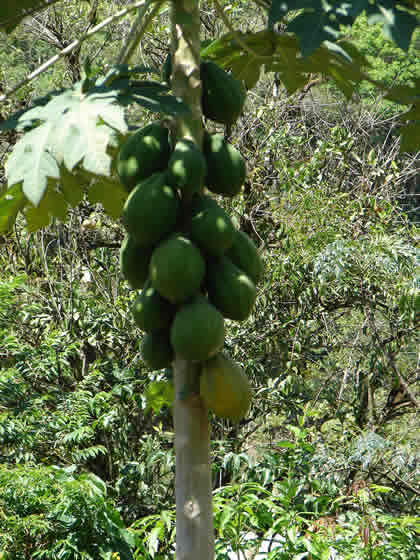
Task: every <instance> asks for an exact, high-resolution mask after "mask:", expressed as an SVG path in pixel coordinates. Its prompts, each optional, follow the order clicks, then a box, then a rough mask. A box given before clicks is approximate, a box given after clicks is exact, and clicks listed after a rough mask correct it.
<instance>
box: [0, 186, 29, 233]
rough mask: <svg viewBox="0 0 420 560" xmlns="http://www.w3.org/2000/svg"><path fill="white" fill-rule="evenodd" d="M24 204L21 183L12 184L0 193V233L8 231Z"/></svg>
mask: <svg viewBox="0 0 420 560" xmlns="http://www.w3.org/2000/svg"><path fill="white" fill-rule="evenodd" d="M25 204H26V199H25V195H24V194H23V192H22V185H21V184H16V185H13V186H12V187H11V188H10V189H7V190H6V191H4V192H2V193H1V194H0V234H2V233H6V232H7V231H9V230H10V229H11V228H12V227H13V224H14V223H15V220H16V216H17V214H18V212H19V211H20V210H22V209H23V208H24V206H25Z"/></svg>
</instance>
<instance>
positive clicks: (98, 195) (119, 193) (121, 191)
mask: <svg viewBox="0 0 420 560" xmlns="http://www.w3.org/2000/svg"><path fill="white" fill-rule="evenodd" d="M127 196H128V193H127V191H126V189H125V188H124V187H123V186H122V185H121V183H120V182H119V181H112V180H110V179H108V178H105V177H103V178H101V179H100V180H98V181H97V182H96V183H94V184H93V185H92V186H91V187H89V190H88V198H89V202H90V203H91V204H97V203H98V202H100V203H101V204H102V206H103V207H104V210H105V212H106V213H107V214H108V215H109V216H110V217H111V218H114V219H118V218H119V217H120V216H121V213H122V210H123V206H124V202H125V199H126V198H127Z"/></svg>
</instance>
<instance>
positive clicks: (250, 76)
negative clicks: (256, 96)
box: [231, 56, 262, 89]
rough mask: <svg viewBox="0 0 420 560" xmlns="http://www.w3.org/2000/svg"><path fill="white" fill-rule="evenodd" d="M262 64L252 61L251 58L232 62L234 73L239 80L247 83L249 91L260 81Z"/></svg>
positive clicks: (242, 58) (240, 58)
mask: <svg viewBox="0 0 420 560" xmlns="http://www.w3.org/2000/svg"><path fill="white" fill-rule="evenodd" d="M261 67H262V62H260V63H258V60H255V59H254V61H252V59H250V57H246V56H241V57H239V58H237V59H235V60H233V61H232V64H231V69H232V73H233V74H234V76H235V77H236V78H238V80H241V81H243V82H244V83H245V86H246V88H247V89H252V88H253V87H254V86H255V85H256V83H257V82H258V80H259V77H260V73H261Z"/></svg>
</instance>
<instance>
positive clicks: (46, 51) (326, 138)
mask: <svg viewBox="0 0 420 560" xmlns="http://www.w3.org/2000/svg"><path fill="white" fill-rule="evenodd" d="M65 4H66V3H65V2H64V3H63V8H62V9H61V8H60V7H59V6H60V3H59V4H57V7H55V8H51V9H50V10H48V11H47V12H45V13H43V14H42V18H43V19H42V21H43V22H44V23H46V22H47V23H48V25H45V26H44V27H43V26H38V27H37V29H33V30H32V33H34V34H35V36H39V37H38V39H39V42H37V41H28V38H27V36H25V32H24V29H25V26H36V25H37V24H36V21H35V20H34V22H33V23H28V22H25V23H24V24H23V27H18V28H17V29H16V31H15V32H14V34H13V35H12V39H13V40H12V42H11V41H10V40H9V39H8V40H7V41H4V43H2V44H0V57H2V58H1V60H2V69H3V70H2V72H3V74H4V75H7V76H8V79H11V80H13V79H14V78H15V77H16V78H17V77H18V76H20V75H21V74H22V73H23V74H24V73H26V72H27V70H31V69H33V66H31V67H28V66H27V65H28V64H33V65H35V64H36V63H37V61H38V60H44V58H46V57H48V56H50V55H51V54H53V52H54V48H56V47H53V45H52V43H51V42H48V41H45V38H44V40H43V39H42V34H41V32H42V30H44V31H45V29H50V31H51V26H52V27H53V29H55V30H57V29H58V30H59V29H61V32H62V33H63V37H69V36H70V33H74V34H76V33H77V31H76V30H77V25H82V24H83V22H85V19H86V17H87V14H91V16H90V17H93V16H92V11H91V10H92V9H93V6H94V5H95V2H91V5H90V6H84V7H83V10H84V11H82V8H80V10H81V11H80V13H79V14H78V13H77V10H76V9H72V10H68V9H65ZM83 4H84V3H81V6H82V5H83ZM96 4H97V9H98V10H99V13H101V11H102V15H105V13H106V12H107V10H108V9H109V8H108V3H106V2H98V3H96ZM110 4H114V3H110ZM119 4H123V3H122V2H121V3H120V2H115V5H119ZM230 9H231V10H232V12H233V13H234V14H236V15H237V16H238V17H239V16H241V17H245V16H246V14H247V12H246V9H245V8H244V6H243V5H241V4H239V5H232V6H231V8H230ZM95 17H97V16H96V15H95ZM101 17H102V16H101ZM165 17H166V16H165V13H163V14H162V16H161V20H160V23H159V25H162V28H159V27H157V28H156V30H154V32H153V33H150V34H149V36H148V37H147V40H148V41H149V42H148V43H147V44H148V45H149V44H150V49H149V51H148V53H149V54H148V55H147V56H146V54H145V53H143V52H142V54H141V58H139V60H136V62H139V63H144V64H145V65H146V66H149V65H150V66H156V67H157V66H159V65H161V64H162V63H163V60H164V58H165V56H166V43H165V44H163V43H162V41H163V38H164V37H165V35H164V34H163V32H162V31H163V30H164V25H165ZM240 21H243V20H240ZM249 21H250V22H251V23H250V25H251V24H253V20H252V18H250V19H249ZM60 22H61V23H60ZM60 25H61V27H60ZM124 25H126V24H124ZM124 25H123V23H121V28H120V27H119V26H118V25H117V24H115V26H114V27H112V26H111V28H110V29H108V30H107V32H106V35H104V36H103V37H98V36H95V39H94V41H93V42H92V43H91V44H90V46H89V47H88V46H86V47H85V48H86V49H91V50H90V51H89V52H86V55H87V54H89V55H90V56H91V57H92V64H93V66H95V65H97V66H95V70H94V72H93V73H94V74H95V73H96V71H98V70H99V69H101V70H102V67H103V65H105V64H106V62H105V61H107V60H110V61H111V60H113V59H115V56H116V52H117V51H118V49H119V42H120V39H121V35H122V33H124ZM210 25H212V23H211V22H209V26H210ZM256 25H257V24H256ZM55 26H56V27H55ZM51 33H52V31H51ZM352 33H353V34H354V36H355V38H356V41H358V42H359V45H360V47H361V50H362V52H363V51H364V53H365V54H366V55H368V56H369V57H370V61H371V63H372V64H376V61H378V64H377V67H375V71H377V72H378V74H381V73H383V72H384V71H385V70H386V69H389V68H390V66H389V65H388V66H387V67H386V68H384V66H383V64H382V61H381V60H382V59H381V53H384V50H383V49H384V45H383V43H382V42H381V40H379V38H377V37H376V35H375V40H373V38H372V35H371V34H372V33H376V30H372V29H367V28H366V25H365V24H364V23H363V20H360V25H356V26H355V27H354V28H353V30H352ZM50 36H51V35H50ZM111 39H113V40H111ZM95 41H97V43H95ZM113 41H115V42H113ZM412 48H413V49H414V50H413V52H414V55H413V63H412V64H411V63H410V64H409V59H407V72H409V77H410V79H411V76H413V79H415V78H419V68H418V62H417V60H418V53H419V51H418V43H414V44H413V46H412ZM375 49H376V50H375ZM144 51H145V52H146V51H147V48H145V49H144ZM11 53H13V57H12V56H11ZM416 53H417V57H416V56H415V54H416ZM79 55H80V53H79ZM398 56H400V55H399V53H396V52H393V51H392V52H391V51H387V53H386V54H384V59H383V60H385V62H389V61H390V62H393V61H394V60H398ZM388 57H391V58H388ZM394 57H395V58H394ZM81 58H82V57H81ZM28 61H29V62H28ZM61 64H62V66H55V67H53V69H52V70H51V73H50V74H44V75H43V77H42V78H41V81H37V82H33V83H32V85H31V86H26V87H25V88H24V89H23V90H21V93H20V94H19V95H18V97H16V98H14V99H13V101H10V102H9V106H6V108H5V109H3V107H2V109H1V111H2V112H3V111H4V112H3V113H2V114H3V115H4V116H6V114H10V113H11V112H12V111H13V110H14V109H17V108H18V107H19V104H22V106H27V104H28V103H29V102H30V100H31V98H32V96H33V95H34V96H38V95H39V94H43V93H45V92H46V91H48V90H50V89H52V88H55V87H57V88H58V87H63V86H68V85H69V83H70V82H74V81H76V80H77V79H79V76H78V75H77V72H79V71H81V65H80V64H79V59H78V58H75V59H71V60H66V59H64V60H63V62H62V63H61ZM66 65H67V66H66ZM63 68H65V70H64V71H63ZM5 69H6V70H5ZM74 72H76V75H75V74H74ZM380 77H381V78H384V76H383V75H381V76H380ZM393 77H394V76H393V75H391V74H389V75H387V76H385V78H386V79H393ZM308 79H309V77H308ZM406 79H408V78H404V80H406ZM2 80H4V78H2ZM42 80H44V82H42ZM0 85H1V84H0ZM274 85H275V84H273V82H272V78H271V77H269V76H266V77H264V78H263V79H262V80H261V81H260V82H259V83H258V85H257V86H256V87H255V88H254V89H252V90H250V91H249V92H248V101H247V109H246V112H245V113H244V114H243V115H242V117H241V118H240V120H239V122H238V123H237V125H236V126H235V128H234V129H233V130H232V135H231V137H230V141H231V142H232V144H234V145H235V146H236V147H237V148H238V149H240V151H241V153H242V154H243V155H244V157H245V158H246V160H247V167H248V179H247V182H246V185H245V189H244V191H243V192H242V193H241V195H240V196H239V197H238V198H237V199H233V200H230V199H229V200H227V199H218V202H219V203H220V205H222V206H223V207H224V208H225V209H226V210H229V212H230V213H231V214H233V216H234V222H235V225H236V226H240V227H241V229H243V230H244V231H246V232H247V233H248V234H249V235H250V236H251V237H252V239H253V240H254V242H255V243H256V245H258V246H259V248H260V251H261V254H262V258H263V261H264V268H265V274H264V280H263V281H262V283H261V285H260V286H259V289H258V290H259V291H258V299H257V304H256V308H255V310H254V312H253V314H252V315H251V317H250V319H249V320H248V321H246V322H244V323H236V322H235V323H234V322H232V323H228V328H227V334H226V340H225V347H226V349H227V350H228V351H229V353H230V354H231V355H232V356H233V357H234V359H235V360H236V361H237V362H239V363H241V364H242V366H243V367H244V369H245V370H246V372H247V374H248V376H249V377H250V379H251V380H252V385H253V390H254V399H253V404H252V407H251V411H250V413H249V415H248V417H247V418H246V419H245V420H243V421H242V422H241V423H240V424H231V423H229V422H228V421H221V420H216V419H215V421H214V424H213V444H212V445H213V447H212V460H213V487H214V511H215V526H216V535H217V551H216V552H217V560H222V559H226V558H228V556H227V555H228V554H229V553H232V551H234V552H238V554H239V551H242V552H244V551H245V550H248V552H250V553H251V552H254V553H255V551H257V550H263V551H264V554H265V556H264V557H266V558H271V559H277V560H280V559H281V560H286V559H290V558H296V559H299V558H302V559H303V558H308V559H309V558H312V560H323V559H329V558H337V559H340V560H350V559H352V560H353V559H354V560H359V559H360V560H362V559H363V560H365V559H366V560H367V559H369V560H371V559H381V558H392V559H396V560H397V559H398V560H417V559H418V558H420V548H419V536H420V518H419V517H418V510H419V505H420V500H419V497H420V492H419V490H418V488H419V482H420V470H419V457H420V455H419V453H420V452H419V445H420V441H419V433H420V431H419V427H420V426H419V417H418V411H419V403H420V385H419V381H418V380H419V354H418V344H419V339H418V328H419V301H420V299H419V290H418V288H419V268H418V267H419V255H418V219H419V213H418V193H419V191H418V189H419V175H418V170H419V154H418V153H415V152H411V153H406V154H403V153H400V152H399V149H398V148H399V142H400V140H399V138H398V135H397V133H398V130H399V127H400V125H401V122H400V120H399V118H398V114H395V113H396V112H395V108H393V111H392V113H391V114H390V113H389V111H388V108H387V107H386V106H384V105H382V104H381V103H380V102H379V100H375V102H377V106H374V107H372V104H371V103H370V101H371V92H370V91H368V90H367V89H364V88H363V87H362V88H361V90H360V95H361V101H360V102H358V103H356V101H352V102H344V101H343V100H342V97H341V94H339V93H338V92H337V91H336V90H335V89H334V88H332V87H329V84H327V85H325V84H315V85H313V86H311V87H310V88H307V89H306V90H305V89H304V90H298V91H297V92H296V93H295V94H293V95H291V96H290V95H288V94H287V93H286V92H285V91H284V90H282V89H281V90H280V91H279V92H275V93H277V95H276V96H274V95H273V89H274V90H275V88H273V86H274ZM130 115H131V117H132V118H134V115H133V114H132V113H131V109H130ZM141 120H142V121H143V120H144V121H149V120H151V119H149V118H148V116H147V114H146V113H143V114H142V117H141ZM215 130H217V131H219V130H220V129H215ZM0 140H1V144H0V158H1V159H0V163H2V164H4V163H5V161H6V157H7V154H8V153H10V150H11V148H12V146H13V145H14V144H15V143H16V140H17V135H16V133H15V132H14V131H7V132H5V133H4V134H2V136H1V137H0ZM1 176H2V175H1ZM82 196H83V193H81V197H82ZM68 215H69V219H68V220H67V222H66V223H61V222H60V221H59V220H57V219H55V218H54V219H53V220H52V223H51V225H49V226H48V227H45V228H43V229H41V230H39V231H36V232H32V233H28V231H27V229H26V227H25V220H24V219H23V217H18V220H17V222H16V225H15V227H14V230H13V232H12V233H11V234H10V235H7V236H6V235H5V236H2V237H0V341H1V343H0V558H1V557H3V558H10V559H16V560H29V559H31V560H32V559H35V558H40V559H44V558H45V559H51V560H52V559H55V558H69V559H72V560H76V559H77V560H78V559H82V558H83V559H92V560H93V559H97V558H104V559H117V558H121V559H126V558H127V559H128V558H137V559H140V558H141V559H149V558H155V559H167V558H171V557H173V545H174V540H175V525H174V523H175V512H174V508H173V502H174V468H175V463H174V454H173V450H172V440H173V422H172V417H171V411H170V404H171V400H172V395H171V392H172V387H171V384H170V382H168V375H169V376H170V373H169V372H167V371H160V372H157V373H153V374H151V373H150V371H149V368H148V367H147V366H146V365H145V364H144V363H143V361H142V360H141V357H140V344H141V341H142V334H141V332H140V330H138V329H136V328H135V327H134V326H133V322H132V317H131V313H130V311H129V310H130V307H131V306H132V304H133V303H134V301H135V298H136V294H135V292H133V291H132V290H129V286H128V285H127V284H126V283H125V282H124V281H123V279H122V277H121V272H120V269H119V262H118V261H119V248H120V245H121V243H122V241H123V228H122V226H121V225H120V224H119V223H116V222H115V221H114V220H111V219H110V218H109V217H108V216H107V215H106V214H105V213H104V212H103V208H102V206H101V205H100V204H95V199H94V197H93V196H91V197H90V199H86V198H85V199H83V200H82V202H81V204H80V205H79V206H77V207H75V208H71V209H69V211H68ZM2 555H3V556H2ZM334 555H335V556H334ZM238 557H239V556H238Z"/></svg>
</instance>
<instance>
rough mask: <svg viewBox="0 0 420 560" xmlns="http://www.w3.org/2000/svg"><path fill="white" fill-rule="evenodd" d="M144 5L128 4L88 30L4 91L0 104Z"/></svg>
mask: <svg viewBox="0 0 420 560" xmlns="http://www.w3.org/2000/svg"><path fill="white" fill-rule="evenodd" d="M145 3H146V0H139V1H137V2H134V3H133V4H130V5H129V6H127V7H126V8H124V9H122V10H120V11H119V12H117V13H115V14H114V15H112V16H109V17H108V18H106V19H104V21H102V22H101V23H99V24H98V25H96V26H95V27H92V29H89V31H87V32H86V33H85V34H84V35H82V36H81V37H80V39H77V40H76V41H73V42H72V43H70V44H69V45H67V47H65V48H64V49H62V50H61V51H60V52H59V53H57V54H56V55H54V56H53V57H51V58H50V59H49V60H47V61H46V62H44V64H41V66H39V68H37V69H36V70H34V71H33V72H31V73H30V74H29V75H28V76H27V77H26V78H25V79H24V80H22V81H21V82H19V83H18V84H16V85H15V86H13V87H12V88H11V89H9V90H8V91H6V93H5V94H4V95H1V96H0V103H1V102H2V101H5V100H6V99H8V97H10V96H11V95H12V94H13V93H15V92H16V91H18V90H19V89H20V88H22V87H23V86H25V85H26V84H28V83H29V82H31V81H32V80H34V79H35V78H37V77H38V76H40V75H41V74H42V73H43V72H45V70H47V68H49V67H50V66H52V65H53V64H55V63H56V62H57V60H59V59H60V58H62V57H63V56H66V55H68V54H69V53H70V52H72V51H73V50H74V49H76V48H77V47H78V46H79V45H81V44H82V43H83V42H84V41H85V40H86V39H87V38H89V37H90V36H91V35H94V34H95V33H97V32H98V31H100V30H101V29H103V28H104V27H106V26H107V25H109V24H110V23H112V22H113V21H115V20H117V19H120V18H122V17H124V16H125V15H127V14H128V13H129V12H132V11H133V10H137V9H138V8H140V7H141V6H143V5H144V4H145Z"/></svg>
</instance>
